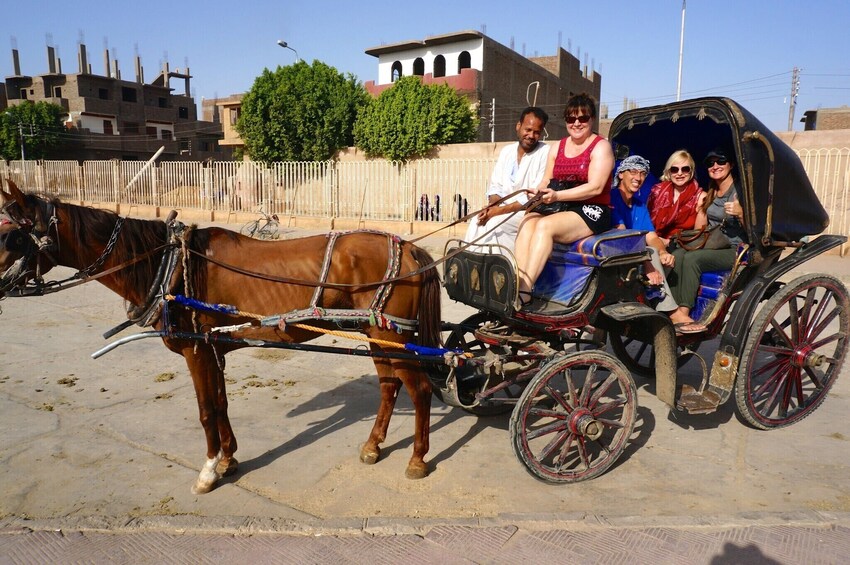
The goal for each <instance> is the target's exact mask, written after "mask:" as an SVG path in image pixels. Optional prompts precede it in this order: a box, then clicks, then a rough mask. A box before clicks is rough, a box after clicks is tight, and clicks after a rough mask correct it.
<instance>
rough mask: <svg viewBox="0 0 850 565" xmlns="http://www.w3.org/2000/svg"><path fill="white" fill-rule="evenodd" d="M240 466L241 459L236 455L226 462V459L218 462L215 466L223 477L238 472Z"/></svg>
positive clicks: (216, 470)
mask: <svg viewBox="0 0 850 565" xmlns="http://www.w3.org/2000/svg"><path fill="white" fill-rule="evenodd" d="M238 468H239V461H237V460H236V458H235V457H231V458H230V459H229V460H228V461H226V462H225V460H224V459H222V460H221V461H219V462H218V465H216V466H215V472H216V473H218V474H219V475H220V476H222V477H229V476H230V475H232V474H233V473H235V472H236V469H238Z"/></svg>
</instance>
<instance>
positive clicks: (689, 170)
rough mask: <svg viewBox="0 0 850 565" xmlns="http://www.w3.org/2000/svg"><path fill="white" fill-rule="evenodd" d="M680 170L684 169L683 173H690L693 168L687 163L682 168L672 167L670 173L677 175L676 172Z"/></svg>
mask: <svg viewBox="0 0 850 565" xmlns="http://www.w3.org/2000/svg"><path fill="white" fill-rule="evenodd" d="M679 171H682V172H683V173H685V174H688V173H690V172H691V168H690V167H689V166H688V165H685V166H684V167H681V168H679V167H670V173H671V174H674V175H675V174H676V173H678V172H679Z"/></svg>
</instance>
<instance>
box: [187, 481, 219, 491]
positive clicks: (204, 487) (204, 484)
mask: <svg viewBox="0 0 850 565" xmlns="http://www.w3.org/2000/svg"><path fill="white" fill-rule="evenodd" d="M215 483H216V481H202V480H200V479H198V480H197V481H195V484H194V485H192V494H207V493H208V492H210V491H211V490H212V489H214V488H215Z"/></svg>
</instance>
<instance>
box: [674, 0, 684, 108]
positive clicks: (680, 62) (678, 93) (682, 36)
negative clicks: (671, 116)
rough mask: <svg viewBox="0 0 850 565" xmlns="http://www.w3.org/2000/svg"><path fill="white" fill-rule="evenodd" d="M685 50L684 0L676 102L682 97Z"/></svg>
mask: <svg viewBox="0 0 850 565" xmlns="http://www.w3.org/2000/svg"><path fill="white" fill-rule="evenodd" d="M684 51H685V0H682V31H681V32H679V78H678V80H677V81H676V102H678V101H679V100H681V99H682V55H683V53H684Z"/></svg>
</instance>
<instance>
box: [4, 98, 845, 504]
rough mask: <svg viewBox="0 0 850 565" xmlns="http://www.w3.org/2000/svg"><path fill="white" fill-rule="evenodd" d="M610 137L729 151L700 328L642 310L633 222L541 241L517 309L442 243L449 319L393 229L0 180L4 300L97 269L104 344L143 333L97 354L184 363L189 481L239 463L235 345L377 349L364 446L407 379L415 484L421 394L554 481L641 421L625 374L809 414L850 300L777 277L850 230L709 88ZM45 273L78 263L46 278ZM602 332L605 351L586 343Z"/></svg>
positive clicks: (666, 391)
mask: <svg viewBox="0 0 850 565" xmlns="http://www.w3.org/2000/svg"><path fill="white" fill-rule="evenodd" d="M611 140H612V143H613V145H614V147H615V150H616V152H617V155H618V157H621V158H622V157H625V156H626V155H629V154H641V155H643V156H644V157H647V158H649V159H650V160H651V161H652V162H654V163H661V162H663V161H664V159H665V157H666V156H667V155H669V154H670V153H671V152H672V151H673V150H675V149H679V148H681V147H687V148H688V149H689V150H690V151H691V152H692V153H693V154H695V155H701V154H705V153H706V152H707V151H708V150H709V149H711V148H713V147H715V146H719V145H723V146H726V147H730V148H732V149H733V150H734V153H735V155H736V157H737V158H736V166H737V170H738V171H740V175H739V181H738V184H739V193H740V198H741V202H742V205H743V208H744V211H745V214H746V226H747V232H748V236H749V242H750V243H749V245H742V246H740V247H739V253H738V260H737V261H736V263H735V265H734V267H733V268H732V270H731V271H730V272H728V273H712V274H711V276H713V277H715V279H716V280H719V281H720V282H719V284H718V285H716V288H715V289H714V291H713V292H711V293H709V292H705V293H703V295H702V296H701V297H700V300H701V302H700V304H701V306H702V309H703V314H702V318H701V321H702V322H703V323H705V324H706V326H707V327H708V331H707V332H705V333H703V334H688V335H682V336H677V335H676V333H675V331H674V328H673V326H672V324H671V323H670V320H669V318H668V317H667V316H665V315H662V314H659V313H658V312H656V311H655V310H654V309H653V308H652V307H651V305H650V300H649V299H648V292H647V289H648V288H647V286H646V283H645V278H644V277H643V273H642V264H643V262H644V259H645V258H646V251H645V242H644V234H643V233H641V232H637V231H628V230H625V231H610V232H606V233H604V234H601V235H599V236H594V237H592V238H588V239H586V240H584V241H581V242H578V243H577V244H574V245H571V246H565V247H561V248H556V250H555V252H554V253H553V255H552V258H551V259H550V262H549V264H548V265H547V267H546V269H545V270H544V273H543V274H542V275H541V277H540V279H539V280H538V283H537V286H536V287H535V293H536V294H537V296H538V297H539V300H538V301H537V302H536V303H535V304H533V307H531V308H523V309H519V302H518V300H517V299H518V296H517V279H516V268H515V262H514V261H513V260H512V258H511V257H510V255H509V254H499V253H477V252H472V251H471V250H469V249H466V248H465V247H466V245H465V244H464V243H462V242H450V244H449V246H448V247H447V249H446V253H445V256H444V257H443V261H444V262H445V264H444V284H445V287H446V289H447V291H448V294H449V296H450V297H451V298H453V299H455V300H458V301H460V302H463V303H465V304H468V305H470V306H473V307H475V308H476V309H478V313H476V314H475V315H473V316H471V317H470V318H468V319H466V320H464V321H462V322H459V323H454V322H441V320H440V318H441V316H440V298H439V292H438V291H439V287H438V285H439V279H438V277H437V270H436V266H435V262H434V261H433V260H432V259H431V257H430V256H428V254H427V253H425V252H424V251H423V250H422V249H420V248H418V247H416V246H415V245H412V244H411V243H410V242H404V241H402V240H401V239H400V238H398V237H396V236H392V235H390V234H383V233H376V232H369V231H357V232H352V233H332V234H328V235H327V236H313V237H309V238H302V239H297V240H285V241H283V240H282V241H274V242H265V241H257V240H253V239H250V238H247V237H244V236H240V235H239V234H235V233H233V232H231V231H229V230H224V229H221V228H206V229H201V228H195V227H188V228H187V227H186V226H183V225H182V224H179V222H174V221H167V222H162V221H159V220H138V219H131V218H120V217H118V216H117V215H116V214H114V213H111V212H105V211H101V210H95V209H92V208H85V207H81V206H75V205H73V204H67V203H63V202H60V201H58V200H48V199H45V198H43V197H38V196H36V195H32V194H24V193H22V192H20V191H19V190H18V189H17V188H16V187H14V186H12V187H11V188H10V192H9V193H4V199H5V200H6V203H5V205H4V207H3V211H4V213H5V215H6V217H5V218H4V219H3V221H2V222H0V268H2V269H4V273H3V275H2V277H1V278H0V295H3V296H6V295H37V294H43V293H46V292H54V291H57V290H61V289H63V288H67V287H68V286H71V285H75V284H79V283H81V282H85V281H88V280H94V279H98V280H99V281H100V282H102V283H103V284H105V285H106V286H108V287H109V288H110V289H112V290H114V291H115V292H116V293H118V294H119V295H121V296H122V297H124V298H125V300H126V301H127V304H128V318H129V322H128V323H125V324H121V325H120V326H119V327H118V328H116V330H115V331H114V332H110V335H112V334H113V333H117V331H120V330H121V329H124V328H125V327H127V326H128V325H129V324H131V323H133V322H135V323H139V324H140V325H143V326H151V327H152V328H153V330H151V331H147V332H143V333H141V334H136V335H134V336H130V337H126V338H121V339H119V340H117V341H115V342H113V344H111V345H110V346H107V347H106V348H104V349H102V350H101V351H99V352H97V353H96V355H100V354H103V353H105V352H106V351H108V350H110V349H112V348H114V347H115V346H117V345H120V344H122V343H128V342H130V341H133V340H135V339H139V338H143V337H153V336H155V337H160V338H162V339H163V341H164V343H165V345H166V346H167V347H168V348H169V349H171V350H172V351H174V352H176V353H179V354H181V355H183V356H184V357H185V358H186V361H187V364H188V366H189V370H190V372H191V374H192V379H193V382H194V386H195V392H196V395H197V397H198V405H199V411H200V419H201V423H202V425H203V428H204V431H205V436H206V440H207V461H206V463H205V464H204V466H203V468H202V470H201V472H200V475H199V478H198V481H197V482H196V484H195V487H194V489H195V490H196V492H207V491H209V490H210V489H212V488H213V487H214V485H215V484H216V482H217V481H218V479H219V478H220V477H221V476H223V475H226V474H229V473H232V472H234V471H235V470H236V465H237V462H236V459H235V458H234V457H233V454H234V452H235V451H236V440H235V436H234V434H233V431H232V429H231V426H230V421H229V418H228V415H227V397H226V394H225V380H224V355H225V354H226V353H228V352H229V351H232V350H234V349H238V348H241V347H283V348H295V349H312V350H314V351H322V352H330V353H345V354H354V355H368V356H371V357H373V358H374V360H375V365H376V370H377V373H378V376H379V378H380V387H381V404H380V407H379V410H378V415H377V418H376V421H375V425H374V427H373V429H372V432H371V434H370V436H369V438H368V439H367V441H366V443H365V444H364V445H363V447H362V448H361V451H360V458H361V460H362V461H364V462H366V463H374V462H375V461H377V460H378V459H379V458H380V448H379V444H380V443H381V442H382V441H384V439H385V437H386V432H387V428H388V424H389V418H390V415H391V413H392V409H393V406H394V403H395V399H396V396H397V393H398V391H399V389H400V387H401V385H402V384H404V386H405V387H406V389H407V391H408V393H409V394H410V396H411V398H412V401H413V405H414V408H415V410H416V417H415V431H414V445H413V456H412V457H411V459H410V462H409V463H408V467H407V475H408V476H409V477H412V478H418V477H422V476H425V475H426V474H427V465H426V463H425V461H424V456H425V454H426V453H427V451H428V416H429V406H430V401H431V399H430V396H431V390H432V389H433V391H434V393H435V394H436V395H437V396H438V397H439V398H441V399H442V400H443V401H444V402H446V403H448V404H450V405H453V406H459V407H461V408H463V409H465V410H467V411H469V412H472V413H475V414H478V415H487V414H493V413H500V412H505V411H509V410H512V415H511V419H510V432H511V440H512V443H513V446H514V450H515V452H516V454H517V456H518V457H519V459H520V460H521V461H522V462H523V463H524V464H525V465H526V467H527V468H528V470H529V471H530V472H531V473H532V474H533V475H534V476H536V477H538V478H540V479H542V480H545V481H551V482H573V481H579V480H584V479H589V478H592V477H595V476H598V475H599V474H601V473H602V472H604V471H605V470H606V469H607V468H609V467H610V466H611V465H612V464H613V463H614V462H615V461H616V460H617V458H618V457H619V456H620V454H621V453H622V451H623V449H624V448H625V447H626V445H627V443H628V442H629V439H630V436H631V435H632V433H633V428H634V424H635V420H636V415H637V392H636V387H635V383H634V381H633V379H632V376H631V373H630V371H631V372H634V373H638V374H642V375H648V376H655V378H656V383H655V389H656V393H657V395H658V397H659V398H660V399H661V400H662V401H664V402H665V403H667V404H668V405H669V406H670V407H671V408H672V409H674V410H677V411H684V412H689V413H695V414H699V413H708V412H712V411H714V410H716V409H717V408H718V407H719V406H720V405H721V404H723V403H724V402H726V401H727V400H729V398H730V397H731V396H732V394H733V393H734V395H735V401H736V407H737V410H738V412H739V414H740V415H741V416H742V417H743V419H744V420H745V421H747V422H748V423H750V424H752V425H754V426H756V427H760V428H765V429H768V428H773V427H780V426H785V425H789V424H791V423H794V422H796V421H797V420H800V419H802V418H804V417H806V416H807V415H809V414H810V413H811V412H812V411H813V410H814V409H815V408H817V407H818V406H819V405H820V403H821V402H822V401H823V399H824V397H825V396H826V393H827V391H828V390H829V388H830V386H831V385H832V383H833V382H834V381H835V379H836V378H837V376H838V373H839V371H840V369H841V366H842V363H843V361H844V358H845V355H846V350H847V343H846V339H845V337H846V335H847V333H848V330H850V319H848V317H849V316H850V311H848V307H850V305H848V295H847V291H846V289H845V288H844V286H843V285H842V284H841V282H840V281H838V280H837V279H835V278H834V277H832V276H829V275H810V276H805V277H801V278H798V279H795V280H793V281H791V282H788V283H784V282H781V281H780V280H779V279H780V277H781V276H782V275H784V274H786V273H788V272H789V271H790V270H792V269H793V268H794V267H795V266H797V265H799V264H800V263H802V262H804V261H806V260H808V259H810V258H811V257H813V256H815V255H818V254H820V253H823V252H825V251H827V250H829V249H831V248H833V247H835V246H837V245H840V244H841V243H843V242H844V241H845V239H846V238H844V237H839V236H832V235H822V236H820V237H818V238H817V239H814V240H812V241H808V240H807V239H808V237H809V236H811V235H814V234H819V233H820V232H822V231H823V230H824V229H825V228H826V226H827V224H828V218H827V215H826V213H825V212H824V210H823V208H822V207H821V205H820V204H819V202H818V200H817V198H816V197H815V195H814V192H813V191H812V188H811V185H810V183H809V181H808V179H807V177H806V175H805V172H804V171H803V169H802V166H801V164H800V162H799V159H798V158H797V157H796V155H794V154H793V152H791V150H790V148H789V147H787V146H786V145H785V144H783V143H782V142H781V141H779V140H777V139H776V138H775V136H773V135H772V134H771V133H770V132H769V131H767V130H766V129H765V128H764V127H763V126H762V125H761V124H760V123H759V122H758V121H757V120H756V119H755V118H753V117H752V116H751V115H750V114H749V113H747V112H746V111H745V110H744V109H742V108H740V107H739V106H738V105H737V104H735V103H734V102H732V101H730V100H727V99H720V98H705V99H698V100H692V101H687V102H682V103H675V104H670V105H666V106H661V107H655V108H646V109H638V110H634V111H630V112H627V113H625V114H623V115H621V116H619V117H618V118H617V119H616V120H615V121H614V123H613V124H612V128H611ZM791 249H793V251H792V252H790V253H789V252H788V251H790V250H791ZM55 265H64V266H68V267H72V268H75V269H77V273H76V274H75V275H74V276H73V277H72V278H71V279H66V280H65V281H51V282H45V281H44V279H43V275H44V274H45V273H46V272H47V271H48V270H49V269H50V268H51V267H53V266H55ZM705 286H706V289H709V288H710V287H709V285H708V284H706V285H705ZM340 329H350V330H358V331H360V332H362V333H364V334H366V336H367V337H366V338H365V339H367V340H368V341H369V348H368V349H364V348H350V349H344V348H341V347H328V346H316V345H310V344H304V343H303V342H305V341H307V340H310V339H312V338H314V337H316V336H318V335H320V334H321V333H323V332H329V331H339V330H340ZM441 329H442V330H443V337H442V340H441V338H440V335H439V334H440V330H441ZM602 335H607V337H608V339H609V340H610V345H611V349H612V350H613V352H614V355H612V354H610V353H608V352H606V350H604V349H603V348H601V346H602V345H603V340H602V339H600V338H601V336H602ZM718 337H719V344H718V345H717V347H716V351H714V350H715V347H714V345H713V344H711V347H709V345H710V344H708V343H706V344H705V346H703V347H702V348H700V344H703V343H705V342H710V341H711V340H714V339H716V338H718ZM440 341H442V342H443V343H442V344H441V343H440ZM698 349H701V351H700V352H698ZM703 356H704V357H703ZM691 358H699V359H705V361H707V363H704V364H705V366H706V369H705V371H704V375H703V379H702V382H701V383H696V386H692V385H690V384H687V383H684V382H681V379H679V378H678V374H677V367H678V364H679V363H681V362H683V361H685V360H687V359H691Z"/></svg>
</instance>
